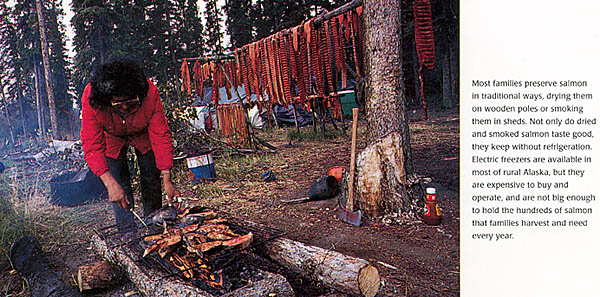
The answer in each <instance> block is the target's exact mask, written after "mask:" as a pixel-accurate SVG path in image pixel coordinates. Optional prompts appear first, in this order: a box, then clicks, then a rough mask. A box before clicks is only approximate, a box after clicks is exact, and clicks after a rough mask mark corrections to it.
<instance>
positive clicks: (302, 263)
mask: <svg viewBox="0 0 600 297" xmlns="http://www.w3.org/2000/svg"><path fill="white" fill-rule="evenodd" d="M264 251H265V253H266V255H268V256H269V257H270V258H271V259H272V260H273V261H275V262H276V263H278V264H279V265H282V266H284V267H285V268H287V269H289V270H292V271H294V272H297V273H299V274H300V275H303V276H305V277H309V278H311V279H313V280H315V281H317V282H319V283H321V284H322V285H324V286H326V287H328V288H332V289H335V290H337V291H339V292H342V293H345V294H349V295H351V296H368V297H373V296H375V295H376V294H377V292H378V291H379V286H380V283H381V278H380V276H379V271H378V270H377V268H375V267H374V266H372V265H371V264H369V262H367V261H366V260H363V259H360V258H355V257H351V256H347V255H344V254H341V253H338V252H336V251H332V250H327V249H323V248H320V247H315V246H310V245H306V244H303V243H301V242H298V241H293V240H290V239H286V238H278V239H275V240H272V241H270V242H267V243H265V245H264Z"/></svg>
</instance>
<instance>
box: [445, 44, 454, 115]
mask: <svg viewBox="0 0 600 297" xmlns="http://www.w3.org/2000/svg"><path fill="white" fill-rule="evenodd" d="M447 37H448V36H447V35H445V34H444V36H442V40H443V43H445V44H446V45H445V46H443V47H442V48H443V51H444V57H443V59H442V63H443V64H442V73H443V74H442V81H443V84H442V86H443V87H442V88H443V91H442V107H444V109H449V108H452V107H453V106H454V98H453V97H452V95H453V94H452V78H451V75H450V53H449V49H448V39H447Z"/></svg>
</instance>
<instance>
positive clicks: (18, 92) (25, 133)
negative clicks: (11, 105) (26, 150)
mask: <svg viewBox="0 0 600 297" xmlns="http://www.w3.org/2000/svg"><path fill="white" fill-rule="evenodd" d="M21 92H22V90H21V86H20V85H19V84H18V83H17V97H18V99H19V111H20V112H21V124H22V125H23V139H25V138H27V130H25V114H24V112H23V94H22V93H21Z"/></svg>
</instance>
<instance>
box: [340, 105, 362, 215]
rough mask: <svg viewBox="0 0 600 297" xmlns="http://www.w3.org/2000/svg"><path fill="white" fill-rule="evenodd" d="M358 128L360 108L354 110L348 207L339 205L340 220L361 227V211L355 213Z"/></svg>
mask: <svg viewBox="0 0 600 297" xmlns="http://www.w3.org/2000/svg"><path fill="white" fill-rule="evenodd" d="M357 126H358V108H356V107H355V108H352V147H351V149H350V176H349V177H348V199H347V200H346V207H344V205H342V204H341V203H339V204H340V205H339V210H340V213H339V216H340V220H342V221H344V222H346V223H348V224H352V225H354V226H360V219H361V213H360V210H357V211H354V171H356V156H355V155H356V128H357Z"/></svg>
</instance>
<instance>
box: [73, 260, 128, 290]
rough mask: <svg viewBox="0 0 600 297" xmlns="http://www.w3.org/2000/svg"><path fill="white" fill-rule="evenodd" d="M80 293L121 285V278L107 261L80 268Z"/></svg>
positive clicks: (78, 281)
mask: <svg viewBox="0 0 600 297" xmlns="http://www.w3.org/2000/svg"><path fill="white" fill-rule="evenodd" d="M77 283H78V285H79V291H81V292H83V291H84V290H92V289H104V288H109V287H111V286H114V285H117V284H119V283H120V277H119V275H118V274H116V273H115V271H114V270H113V268H112V266H111V265H110V264H109V263H108V262H106V261H98V262H96V263H92V264H89V265H82V266H79V269H78V271H77Z"/></svg>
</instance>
